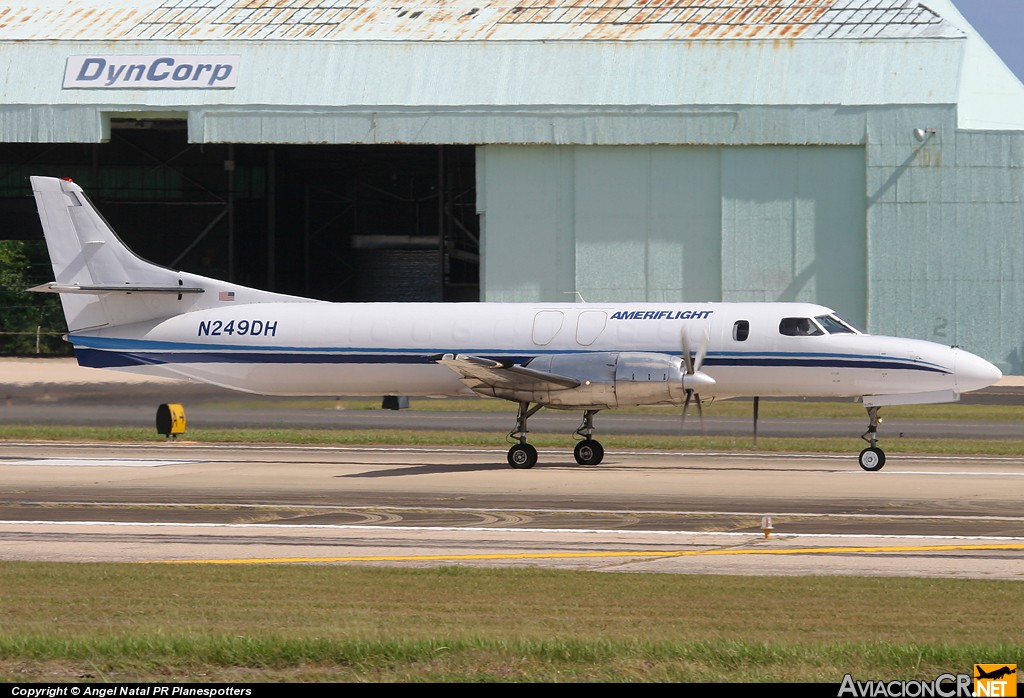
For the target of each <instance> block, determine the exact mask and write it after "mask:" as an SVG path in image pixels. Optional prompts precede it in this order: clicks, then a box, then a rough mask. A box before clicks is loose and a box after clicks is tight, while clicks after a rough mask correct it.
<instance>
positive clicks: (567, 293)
mask: <svg viewBox="0 0 1024 698" xmlns="http://www.w3.org/2000/svg"><path fill="white" fill-rule="evenodd" d="M565 294H566V295H567V296H576V297H577V298H579V299H580V303H586V302H587V299H586V298H584V297H583V294H582V293H580V292H579V291H565Z"/></svg>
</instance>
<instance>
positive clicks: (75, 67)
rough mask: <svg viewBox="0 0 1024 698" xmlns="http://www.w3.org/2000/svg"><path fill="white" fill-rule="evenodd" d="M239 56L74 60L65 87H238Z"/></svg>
mask: <svg viewBox="0 0 1024 698" xmlns="http://www.w3.org/2000/svg"><path fill="white" fill-rule="evenodd" d="M239 62H240V57H239V56H166V55H164V56H71V57H69V58H68V63H67V66H66V67H65V68H64V87H65V89H66V88H79V89H81V88H86V89H124V88H133V87H134V88H144V89H179V90H180V89H183V88H188V89H204V90H208V89H224V88H232V87H235V86H236V84H237V83H238V64H239Z"/></svg>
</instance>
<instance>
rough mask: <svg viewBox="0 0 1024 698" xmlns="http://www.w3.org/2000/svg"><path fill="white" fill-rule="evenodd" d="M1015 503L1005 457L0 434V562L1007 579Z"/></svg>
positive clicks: (1017, 552)
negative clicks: (55, 438)
mask: <svg viewBox="0 0 1024 698" xmlns="http://www.w3.org/2000/svg"><path fill="white" fill-rule="evenodd" d="M1021 501H1024V456H1022V457H1020V458H949V457H928V458H924V457H907V456H893V457H891V458H890V460H889V463H888V464H887V465H886V467H885V469H883V470H882V471H879V472H875V473H868V472H864V471H862V470H860V468H859V467H857V464H856V456H855V454H850V455H845V456H824V455H820V456H816V455H802V456H796V455H792V456H785V455H781V456H780V455H756V454H755V455H746V454H734V453H722V454H703V453H702V454H694V453H675V452H673V453H625V452H612V453H609V454H608V455H607V456H606V460H605V462H604V463H603V464H601V465H599V466H594V467H584V466H578V465H576V463H575V462H574V460H573V458H572V454H571V452H570V451H569V450H568V449H566V450H564V451H560V450H551V451H542V453H541V464H540V465H538V466H537V467H536V468H534V469H531V470H513V469H511V468H509V467H508V466H507V464H506V463H505V452H504V449H500V448H496V449H440V448H430V449H410V448H342V447H338V448H321V447H287V446H282V447H270V446H255V445H254V446H237V445H233V446H211V445H198V444H189V443H185V442H168V443H162V444H125V445H102V444H33V443H0V559H3V560H56V561H124V562H170V561H176V562H205V563H220V564H253V563H274V564H361V565H365V564H371V565H403V566H407V565H487V566H501V567H508V566H513V567H519V566H528V567H537V566H545V567H557V568H572V569H591V570H602V571H617V572H661V573H675V574H708V573H722V574H760V575H764V574H770V575H803V574H814V575H829V574H856V575H865V574H866V575H896V576H935V577H961V578H967V577H971V578H986V579H1024V512H1022V510H1021V508H1020V502H1021ZM764 517H771V518H770V523H771V526H772V528H771V529H770V530H769V532H768V534H767V535H766V533H765V531H764V529H763V525H764V523H765V519H764Z"/></svg>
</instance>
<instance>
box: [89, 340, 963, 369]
mask: <svg viewBox="0 0 1024 698" xmlns="http://www.w3.org/2000/svg"><path fill="white" fill-rule="evenodd" d="M94 339H95V338H82V337H76V338H74V342H75V353H76V355H77V357H78V363H79V364H80V365H82V366H87V367H90V368H126V367H130V366H146V365H158V364H169V363H174V364H204V363H261V364H387V363H393V364H428V363H433V361H432V359H431V357H432V356H436V355H437V354H441V353H445V352H448V353H450V352H451V350H450V349H449V350H442V349H431V350H424V349H417V350H412V349H394V350H393V351H390V352H387V351H382V350H380V349H373V350H370V349H355V348H327V347H318V348H313V347H301V348H291V347H289V348H283V349H274V350H268V349H267V348H265V347H244V348H241V347H240V348H235V347H225V346H223V345H215V346H213V347H211V346H209V345H192V344H177V343H171V342H136V341H133V340H109V339H107V340H103V341H98V342H97V341H92V340H94ZM96 345H100V346H96ZM460 353H466V354H472V355H475V356H483V357H488V358H494V359H502V360H505V361H512V362H513V363H517V364H522V363H525V362H526V361H528V360H529V359H531V358H534V357H535V356H537V355H540V354H577V353H592V352H579V351H577V350H567V351H557V352H552V351H544V352H536V353H532V354H516V353H512V352H508V351H494V350H487V349H475V350H460ZM600 353H604V352H600ZM655 353H665V354H672V353H673V352H671V351H666V352H655ZM704 366H705V367H708V368H713V367H715V366H740V367H749V368H773V367H804V368H810V367H815V368H864V369H876V370H912V371H925V372H929V373H950V372H951V371H950V370H949V369H947V368H944V367H942V366H939V365H936V364H926V363H922V362H919V361H913V360H910V359H897V358H893V357H882V356H871V355H860V354H827V353H796V352H793V353H784V352H774V353H754V352H752V353H749V354H744V353H736V352H729V353H724V352H723V353H721V354H715V353H711V354H708V356H707V358H706V359H705V361H704Z"/></svg>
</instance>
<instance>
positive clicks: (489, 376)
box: [431, 354, 580, 392]
mask: <svg viewBox="0 0 1024 698" xmlns="http://www.w3.org/2000/svg"><path fill="white" fill-rule="evenodd" d="M431 358H432V359H433V360H434V361H436V362H437V363H439V364H441V365H442V366H447V367H448V368H449V369H451V370H452V371H454V372H455V373H457V374H459V375H460V376H462V378H460V380H461V381H462V382H463V383H464V384H465V385H467V386H468V387H469V388H471V389H473V390H474V391H477V392H479V391H480V390H485V389H488V388H505V389H512V390H534V391H535V390H567V389H569V388H576V387H578V386H579V385H580V381H578V380H576V379H575V378H568V377H566V376H559V375H557V374H554V373H546V372H544V371H536V370H534V369H532V368H527V367H526V366H518V365H516V364H514V363H511V362H502V361H495V360H494V359H485V358H482V357H479V356H469V355H467V354H441V355H440V356H434V357H431Z"/></svg>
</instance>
